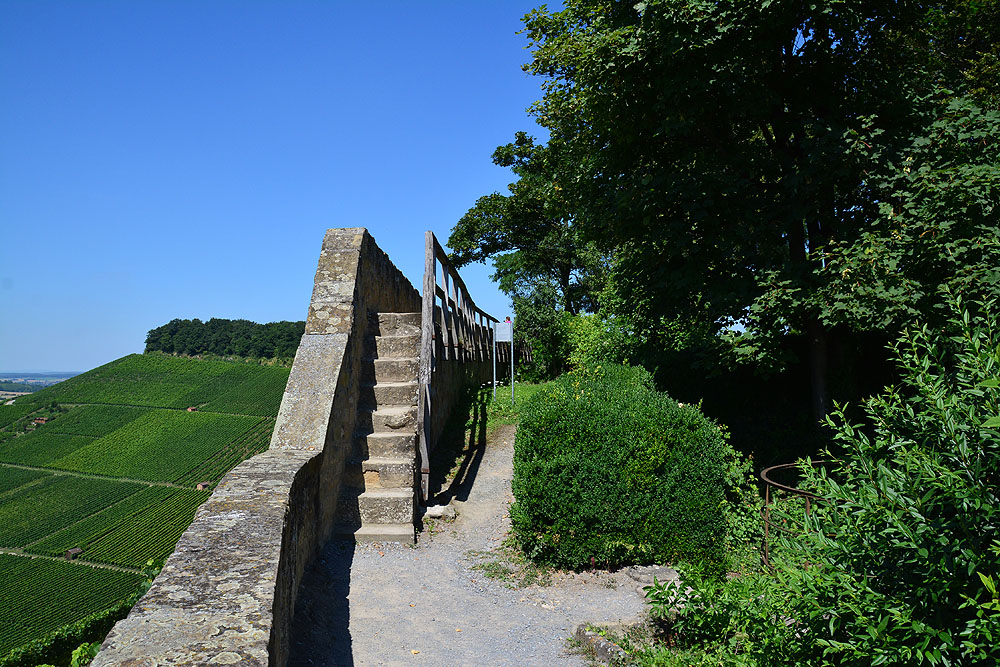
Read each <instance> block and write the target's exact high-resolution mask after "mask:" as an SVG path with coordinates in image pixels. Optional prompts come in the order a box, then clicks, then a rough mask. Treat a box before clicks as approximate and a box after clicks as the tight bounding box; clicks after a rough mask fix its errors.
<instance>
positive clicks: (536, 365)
mask: <svg viewBox="0 0 1000 667" xmlns="http://www.w3.org/2000/svg"><path fill="white" fill-rule="evenodd" d="M568 318H569V313H567V312H566V311H562V310H559V309H558V307H557V304H556V294H555V291H554V290H553V289H552V287H551V286H548V285H541V286H539V287H538V289H536V290H534V291H533V292H532V293H531V294H529V295H528V296H524V297H514V335H515V337H516V338H517V340H518V341H521V342H525V343H527V344H528V345H530V346H531V361H530V362H527V363H522V364H521V366H520V368H519V369H518V368H515V372H519V373H520V377H521V378H522V379H524V380H527V381H528V382H543V381H545V380H551V379H552V378H554V377H557V376H558V375H560V374H561V373H563V372H564V371H565V370H566V363H567V359H568V357H569V341H568V333H569V332H568V330H567V319H568Z"/></svg>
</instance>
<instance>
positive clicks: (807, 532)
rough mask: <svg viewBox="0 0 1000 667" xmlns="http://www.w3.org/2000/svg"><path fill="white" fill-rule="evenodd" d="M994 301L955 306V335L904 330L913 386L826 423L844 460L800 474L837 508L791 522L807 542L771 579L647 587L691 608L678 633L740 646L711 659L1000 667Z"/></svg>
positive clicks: (999, 439)
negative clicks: (859, 419)
mask: <svg viewBox="0 0 1000 667" xmlns="http://www.w3.org/2000/svg"><path fill="white" fill-rule="evenodd" d="M996 305H997V304H996V303H995V302H993V303H989V304H985V305H980V306H979V307H978V308H977V309H976V310H977V311H978V312H976V313H974V314H970V312H969V310H967V309H963V308H962V307H961V302H959V301H958V300H955V301H954V302H953V303H951V304H950V306H951V312H952V319H951V321H950V324H949V328H948V330H947V331H931V330H929V329H927V328H926V327H924V328H919V329H916V330H913V331H910V332H908V333H906V334H904V335H903V337H902V338H901V339H900V340H899V342H898V343H897V344H896V345H895V348H894V351H895V356H896V359H897V363H898V365H899V368H900V371H901V375H902V378H903V379H902V382H901V383H900V385H899V386H898V387H893V388H889V389H887V390H885V392H884V393H883V394H881V395H879V396H876V397H874V398H872V399H870V400H869V401H868V402H867V403H866V405H865V411H866V413H867V417H868V418H867V420H866V421H867V423H866V424H864V425H863V426H859V425H855V424H852V423H850V422H849V421H848V420H847V419H846V418H845V417H844V415H843V413H842V412H838V413H835V414H834V416H833V417H832V418H831V419H830V420H829V425H830V427H831V428H832V429H833V430H834V433H835V438H836V441H837V443H838V444H839V445H840V448H839V449H837V450H835V451H832V452H830V453H829V454H828V456H830V457H832V458H833V459H834V460H833V463H832V464H831V465H829V467H828V468H826V469H820V470H817V471H814V470H813V469H812V467H811V466H803V474H804V475H805V476H806V484H808V485H809V487H810V488H811V490H813V492H814V493H817V494H818V495H820V496H821V497H822V498H823V499H824V501H823V502H821V503H818V504H814V508H815V509H814V511H813V512H812V514H810V515H809V516H808V517H805V516H803V515H798V516H796V515H793V514H790V513H786V514H785V516H783V517H778V519H779V520H784V521H785V522H787V525H788V526H798V527H799V531H798V532H799V534H798V535H795V536H794V537H791V536H789V537H786V538H784V539H782V540H781V541H780V545H779V547H778V548H777V549H775V550H774V551H773V555H772V564H773V565H774V572H773V574H772V575H769V576H765V575H760V576H751V577H746V578H744V579H742V580H740V581H734V582H719V581H711V580H707V579H699V578H698V577H691V578H688V579H687V580H686V581H685V585H688V586H691V588H692V590H691V592H690V593H682V592H679V591H677V590H668V589H667V588H665V587H657V588H655V589H654V590H652V591H650V594H649V597H650V599H651V601H652V604H653V607H654V610H656V611H658V612H659V613H660V614H661V615H667V614H668V610H669V609H670V608H672V607H674V605H676V604H677V602H678V598H679V601H680V602H681V603H682V605H683V609H682V610H681V611H680V613H679V615H678V616H677V618H676V619H675V621H674V624H673V632H674V633H679V634H680V636H682V637H683V638H684V640H685V643H686V644H687V645H688V646H692V645H697V646H702V647H703V648H705V649H706V651H707V652H708V653H716V652H717V650H718V649H719V647H720V643H721V644H722V645H723V646H727V647H728V649H729V651H728V654H727V656H728V657H727V658H726V661H725V662H724V663H712V664H727V665H729V664H732V665H754V666H759V667H764V666H766V665H852V666H853V665H865V666H867V665H899V666H903V665H921V664H929V665H969V666H972V665H996V664H1000V642H998V641H997V640H998V637H1000V595H998V591H997V588H998V586H997V583H998V575H1000V430H998V429H1000V418H998V416H997V415H998V412H1000V317H998V314H997V311H996ZM772 516H774V515H773V514H772ZM779 618H780V619H783V620H784V621H785V622H778V623H776V622H775V619H779ZM737 648H738V650H737Z"/></svg>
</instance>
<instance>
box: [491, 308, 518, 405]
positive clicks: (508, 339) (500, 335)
mask: <svg viewBox="0 0 1000 667" xmlns="http://www.w3.org/2000/svg"><path fill="white" fill-rule="evenodd" d="M497 343H510V404H511V406H512V407H513V405H514V323H513V322H511V321H510V318H509V317H508V318H507V321H506V322H496V323H494V324H493V345H494V346H496V344H497ZM496 363H497V362H496V348H495V347H494V350H493V397H494V398H496V395H497V372H496Z"/></svg>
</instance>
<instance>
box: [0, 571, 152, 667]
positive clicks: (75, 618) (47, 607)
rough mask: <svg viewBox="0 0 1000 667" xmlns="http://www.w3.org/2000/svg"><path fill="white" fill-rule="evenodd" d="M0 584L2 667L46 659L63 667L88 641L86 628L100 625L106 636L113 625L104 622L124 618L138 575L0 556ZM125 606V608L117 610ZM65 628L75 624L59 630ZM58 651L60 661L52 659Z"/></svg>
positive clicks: (134, 594) (133, 600)
mask: <svg viewBox="0 0 1000 667" xmlns="http://www.w3.org/2000/svg"><path fill="white" fill-rule="evenodd" d="M0 581H3V582H4V586H3V587H2V588H0V602H2V603H0V665H3V666H4V667H6V666H7V665H35V664H38V663H39V662H43V661H46V660H47V661H49V662H53V663H55V662H61V663H63V664H65V663H67V662H68V661H69V660H68V659H69V655H70V653H71V652H72V651H73V649H75V648H76V647H77V646H79V645H80V643H81V642H82V641H83V640H84V639H86V638H92V637H93V635H90V634H88V633H87V631H88V630H89V629H91V628H93V626H94V625H96V624H100V625H104V626H106V627H104V628H103V632H105V633H106V632H107V631H108V630H110V629H111V625H112V624H113V623H114V621H113V620H112V621H111V623H110V624H105V623H104V621H105V619H107V618H108V617H109V616H115V617H116V618H115V620H117V618H122V617H124V615H125V613H127V611H128V609H129V608H130V607H131V606H132V604H134V603H135V600H136V599H137V598H138V596H137V595H136V593H137V590H138V589H139V584H140V583H141V582H142V576H141V575H137V574H133V573H131V572H117V571H114V570H107V569H97V568H94V567H87V566H85V565H79V564H77V563H70V562H66V561H59V560H48V559H41V558H25V557H23V556H11V555H7V554H0ZM124 602H127V604H128V606H126V607H125V608H124V610H122V609H121V607H120V603H124ZM67 624H74V625H73V626H70V627H63V626H66V625H67ZM49 633H55V634H56V635H57V636H56V637H53V636H51V635H49ZM47 635H48V636H47ZM100 636H103V635H100ZM35 638H38V639H35ZM32 640H34V641H32ZM15 649H17V650H15ZM12 651H13V653H11V652H12ZM45 652H48V654H47V655H46V653H45ZM62 652H65V658H64V659H62V660H60V659H56V658H55V656H54V655H53V654H54V653H62ZM8 654H10V655H8ZM19 654H20V657H18V656H19ZM3 656H6V657H3Z"/></svg>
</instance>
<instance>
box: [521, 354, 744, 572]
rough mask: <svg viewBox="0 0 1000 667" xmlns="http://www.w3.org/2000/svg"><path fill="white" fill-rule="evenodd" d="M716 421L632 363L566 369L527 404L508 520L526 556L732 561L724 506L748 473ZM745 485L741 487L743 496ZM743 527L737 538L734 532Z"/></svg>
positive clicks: (576, 563)
mask: <svg viewBox="0 0 1000 667" xmlns="http://www.w3.org/2000/svg"><path fill="white" fill-rule="evenodd" d="M748 469H749V463H748V462H738V461H737V456H736V454H735V452H734V451H733V450H732V449H731V448H730V447H729V446H728V445H727V443H726V437H725V434H724V433H723V431H722V430H721V429H720V428H719V427H718V426H716V425H715V424H713V423H711V422H710V421H709V420H707V419H706V418H705V417H704V416H702V414H701V413H700V412H699V411H698V409H697V408H695V407H691V406H679V405H678V404H677V403H675V402H674V401H673V400H672V399H670V398H669V397H668V396H667V395H665V394H662V393H659V392H657V391H655V390H654V389H653V384H652V377H651V376H650V375H649V373H647V372H646V371H644V370H642V369H641V368H634V367H628V366H620V365H602V366H597V367H594V368H592V369H580V370H577V371H573V372H571V373H569V374H567V375H565V376H563V377H562V378H560V379H558V380H556V381H555V382H552V383H550V384H549V385H546V386H545V388H544V389H542V390H541V391H539V392H538V393H537V394H536V395H535V396H534V397H533V398H532V400H531V402H530V403H529V404H528V406H527V407H526V408H525V410H524V412H523V415H522V419H521V424H520V426H519V428H518V432H517V438H516V442H515V449H514V481H513V491H514V496H515V503H514V505H513V506H512V507H511V521H512V525H513V529H514V531H515V534H516V535H517V537H518V540H519V542H520V544H521V545H522V546H523V548H524V549H525V551H526V552H527V554H528V555H529V557H531V558H533V559H535V560H537V561H539V562H541V563H546V564H551V565H555V566H559V567H569V568H581V567H585V566H589V565H592V564H593V563H595V562H596V563H600V564H602V565H615V564H627V563H649V562H670V561H673V560H676V559H678V558H685V557H686V558H689V559H694V560H701V561H703V562H704V563H705V566H706V567H707V568H710V569H715V570H718V569H720V568H725V567H728V566H729V565H730V564H731V562H732V556H731V552H732V546H733V545H732V541H733V536H732V534H731V531H730V527H731V526H736V525H737V524H740V525H743V522H739V521H734V520H732V516H731V515H732V513H734V512H735V513H744V514H746V515H747V516H751V515H752V514H753V512H754V509H753V507H752V506H747V505H743V506H741V507H737V508H732V507H730V504H729V503H730V500H731V499H732V498H733V496H736V495H737V494H739V493H740V492H739V491H738V490H737V489H738V487H740V486H741V485H743V484H745V483H746V476H747V474H748V472H749V470H748ZM751 497H752V494H744V495H743V498H744V499H747V500H749V499H750V498H751ZM737 539H742V538H737Z"/></svg>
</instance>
